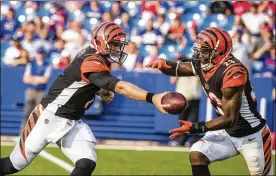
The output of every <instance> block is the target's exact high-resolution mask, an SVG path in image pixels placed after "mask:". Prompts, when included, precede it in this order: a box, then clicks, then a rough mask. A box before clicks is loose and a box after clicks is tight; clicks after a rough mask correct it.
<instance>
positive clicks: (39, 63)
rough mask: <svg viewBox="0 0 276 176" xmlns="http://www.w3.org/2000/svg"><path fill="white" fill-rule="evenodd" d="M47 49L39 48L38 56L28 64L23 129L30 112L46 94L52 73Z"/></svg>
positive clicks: (25, 80) (25, 77)
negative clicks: (46, 53) (46, 59)
mask: <svg viewBox="0 0 276 176" xmlns="http://www.w3.org/2000/svg"><path fill="white" fill-rule="evenodd" d="M44 55H45V50H44V49H43V48H39V49H38V50H37V53H36V57H35V59H34V60H33V61H31V62H30V63H29V64H28V65H27V66H26V70H25V73H24V77H23V82H24V83H25V84H27V85H28V88H27V89H26V91H25V105H24V113H25V114H24V120H23V123H22V125H21V129H23V127H24V125H25V124H26V122H27V120H28V118H29V115H30V113H31V112H32V110H33V109H34V107H35V106H36V105H38V104H39V103H40V101H41V99H42V97H43V96H44V91H45V89H46V84H47V83H48V81H49V78H50V75H51V67H50V65H49V64H48V63H47V62H46V61H45V57H44Z"/></svg>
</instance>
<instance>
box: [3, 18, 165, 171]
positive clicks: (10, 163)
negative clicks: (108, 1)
mask: <svg viewBox="0 0 276 176" xmlns="http://www.w3.org/2000/svg"><path fill="white" fill-rule="evenodd" d="M125 45H127V41H126V33H125V31H124V30H123V29H122V28H121V27H120V26H119V25H117V24H115V23H109V22H103V23H100V24H98V25H97V26H96V27H95V28H94V29H93V31H92V38H91V45H90V46H89V47H87V48H85V49H83V50H82V51H80V52H79V53H78V54H77V55H76V57H75V59H74V60H73V61H72V62H71V64H70V65H69V66H68V67H67V68H66V69H65V70H64V72H63V73H62V74H61V75H59V76H58V77H57V78H56V80H55V81H54V83H53V84H52V85H51V87H50V90H49V92H48V94H47V95H46V96H45V97H44V98H43V99H42V101H41V103H40V104H39V105H37V107H36V108H35V109H34V110H33V112H32V113H31V115H30V117H29V120H28V122H27V123H26V126H25V128H24V131H23V133H22V134H21V136H20V139H19V141H18V143H17V144H16V146H15V147H14V149H13V151H12V153H11V154H10V156H9V157H5V158H1V159H0V175H5V174H13V173H16V172H18V171H20V170H22V169H24V168H25V167H26V166H28V165H29V164H30V163H31V162H32V161H33V159H34V158H35V157H36V156H37V155H38V154H39V152H40V151H41V150H43V149H44V148H45V147H46V146H47V145H48V144H49V143H57V145H58V146H59V147H60V149H61V151H62V152H63V153H64V154H65V155H66V156H67V157H68V158H69V159H70V160H72V161H73V163H75V168H74V170H73V171H72V173H71V176H80V175H81V176H88V175H91V173H92V172H93V170H94V169H95V167H96V159H97V158H96V153H95V150H94V148H95V145H96V139H95V137H94V135H93V133H92V131H91V129H90V128H89V127H88V125H87V124H85V123H83V122H82V121H81V120H80V119H81V117H82V116H83V115H84V112H85V110H87V109H88V108H89V107H90V106H91V104H92V103H93V100H94V98H95V95H96V94H98V95H100V96H101V97H102V99H103V100H105V101H107V102H110V101H112V100H113V98H114V93H113V92H115V93H118V94H121V95H124V96H127V97H129V98H132V99H134V100H139V101H147V102H149V103H153V104H154V105H155V106H156V107H157V108H158V109H159V110H160V111H161V112H163V113H166V111H165V110H164V109H163V107H162V105H161V98H162V97H163V96H164V95H165V94H166V92H165V93H162V94H153V93H150V92H147V91H145V90H142V89H140V88H139V87H137V86H135V85H133V84H131V83H129V82H125V81H122V80H119V79H117V78H115V77H113V76H112V75H111V73H110V65H111V63H112V62H115V63H118V64H123V62H124V61H125V59H126V58H127V54H126V53H125V52H124V47H125Z"/></svg>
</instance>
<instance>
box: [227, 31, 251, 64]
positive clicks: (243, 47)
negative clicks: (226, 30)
mask: <svg viewBox="0 0 276 176" xmlns="http://www.w3.org/2000/svg"><path fill="white" fill-rule="evenodd" d="M242 35H243V31H242V30H238V31H237V32H236V33H235V35H234V36H233V37H232V40H233V50H232V54H233V55H234V56H235V57H236V58H237V59H239V60H240V61H241V62H242V63H243V64H244V65H245V66H246V67H247V68H249V63H250V62H249V61H250V56H251V54H252V51H253V47H252V45H250V44H246V43H243V42H242Z"/></svg>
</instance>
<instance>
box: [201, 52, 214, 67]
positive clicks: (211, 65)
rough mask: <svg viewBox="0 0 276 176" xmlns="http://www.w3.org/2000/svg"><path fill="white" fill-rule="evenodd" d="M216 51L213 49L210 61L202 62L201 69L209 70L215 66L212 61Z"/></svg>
mask: <svg viewBox="0 0 276 176" xmlns="http://www.w3.org/2000/svg"><path fill="white" fill-rule="evenodd" d="M215 53H216V52H215V50H213V51H212V54H211V56H210V57H209V63H207V64H202V63H201V69H202V70H203V71H205V72H207V71H209V70H211V69H212V68H213V67H214V66H215V65H214V64H213V62H212V58H213V57H214V55H215Z"/></svg>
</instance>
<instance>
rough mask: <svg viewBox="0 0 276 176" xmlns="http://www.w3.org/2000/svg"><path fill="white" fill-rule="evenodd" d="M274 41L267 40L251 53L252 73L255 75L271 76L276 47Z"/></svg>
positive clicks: (275, 64)
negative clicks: (252, 60)
mask: <svg viewBox="0 0 276 176" xmlns="http://www.w3.org/2000/svg"><path fill="white" fill-rule="evenodd" d="M275 47H276V45H275V41H274V42H273V43H271V42H267V43H265V45H264V46H263V47H262V48H260V49H259V50H257V51H256V52H255V53H254V54H253V59H255V60H254V62H253V65H252V73H253V75H254V76H257V77H269V78H272V77H273V76H274V75H275V69H276V49H275Z"/></svg>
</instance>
